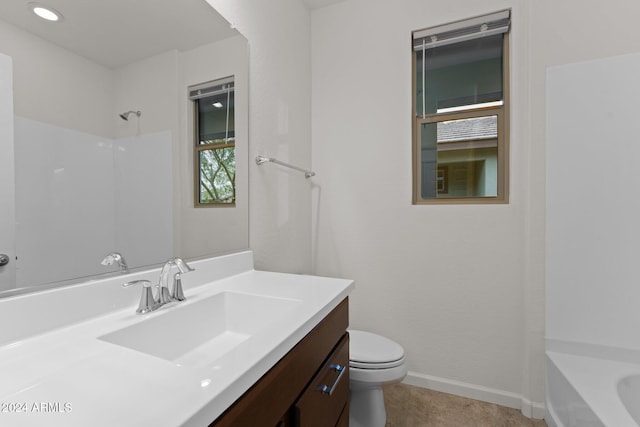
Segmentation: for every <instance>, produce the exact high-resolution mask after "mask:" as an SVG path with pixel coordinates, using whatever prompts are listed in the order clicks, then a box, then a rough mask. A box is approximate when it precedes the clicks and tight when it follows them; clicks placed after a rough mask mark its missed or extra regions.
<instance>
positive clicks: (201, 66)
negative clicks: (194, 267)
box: [0, 0, 248, 297]
mask: <svg viewBox="0 0 640 427" xmlns="http://www.w3.org/2000/svg"><path fill="white" fill-rule="evenodd" d="M87 3H88V2H86V1H84V0H58V1H57V2H56V6H55V9H56V11H57V12H58V13H60V14H61V19H60V20H59V21H58V22H47V21H44V20H42V19H40V18H38V17H37V16H35V15H34V14H33V13H32V10H30V9H29V8H28V7H27V2H26V1H19V0H4V1H3V2H2V3H0V17H1V19H0V54H3V55H6V56H8V57H10V58H11V60H10V62H9V67H10V70H11V71H12V77H13V79H12V80H13V85H12V89H13V113H14V117H13V133H14V137H13V140H12V141H5V140H4V139H0V150H2V152H9V150H3V148H5V149H6V148H7V147H3V146H2V144H9V143H11V144H13V147H12V148H13V152H14V156H13V157H14V159H13V165H9V164H8V163H7V162H11V159H8V158H6V157H5V158H4V159H2V160H0V167H2V166H7V167H9V166H14V167H15V187H13V186H11V188H9V186H0V197H2V200H3V201H4V200H8V201H9V202H10V203H13V204H14V206H15V227H14V228H13V229H11V230H8V229H3V228H2V227H0V253H6V254H9V259H10V262H9V263H8V264H7V265H5V266H2V267H0V297H1V296H9V295H15V294H16V293H24V292H32V291H37V290H42V289H47V288H50V287H53V286H60V285H66V284H70V283H75V282H78V281H84V280H87V279H89V278H95V277H98V278H100V277H103V276H104V275H105V274H121V273H122V272H124V271H131V270H135V269H137V268H141V267H148V266H151V265H155V264H159V263H162V262H164V261H166V260H167V259H168V258H170V257H172V256H180V257H182V258H185V259H193V258H200V257H205V256H211V255H216V254H221V253H228V252H233V251H238V250H242V249H246V248H248V194H247V193H248V178H247V161H246V159H247V144H248V119H247V115H248V95H247V93H248V90H247V82H248V46H247V42H246V39H244V37H242V36H241V35H240V34H239V33H238V32H237V31H236V30H234V29H232V28H231V27H230V25H229V24H228V23H227V22H226V21H225V20H224V19H223V18H222V17H221V16H220V15H219V14H218V13H217V12H216V11H215V10H214V9H213V8H212V7H211V6H209V4H207V3H206V2H205V1H204V0H181V1H180V2H156V1H153V0H136V1H134V2H130V1H127V2H125V1H123V0H110V1H109V2H90V4H87ZM5 63H6V62H5V61H0V65H2V66H3V67H5V65H4V64H5ZM0 73H1V74H0V75H7V72H6V69H2V70H0ZM228 77H231V78H232V79H233V82H234V124H235V127H234V135H233V146H234V147H233V148H234V153H233V156H234V167H235V170H234V172H233V173H234V186H235V187H234V192H235V193H234V203H233V204H232V206H229V205H230V204H228V203H227V206H226V207H224V208H220V207H215V206H214V207H207V208H197V209H196V207H195V206H196V204H197V203H196V201H194V193H195V191H194V179H193V177H194V163H195V161H194V156H195V154H194V152H195V149H194V143H193V141H194V140H195V139H196V137H195V136H194V132H197V130H196V129H195V127H194V123H197V120H196V117H194V115H195V113H194V100H193V99H190V96H189V90H188V88H189V87H193V86H195V85H199V84H203V83H206V82H211V81H215V80H218V79H222V78H228ZM207 108H208V107H207ZM195 111H197V110H195ZM226 138H227V141H226V142H227V145H228V143H229V141H230V138H229V137H228V136H227V137H226ZM3 162H4V163H3ZM195 164H197V163H195ZM5 187H6V188H5ZM3 203H4V202H3ZM5 225H6V224H5ZM13 235H15V238H12V236H13Z"/></svg>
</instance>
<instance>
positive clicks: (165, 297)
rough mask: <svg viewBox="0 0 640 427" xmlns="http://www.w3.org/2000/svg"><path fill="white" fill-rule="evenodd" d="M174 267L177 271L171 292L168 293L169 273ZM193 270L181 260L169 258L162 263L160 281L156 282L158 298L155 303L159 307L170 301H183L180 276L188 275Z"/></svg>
mask: <svg viewBox="0 0 640 427" xmlns="http://www.w3.org/2000/svg"><path fill="white" fill-rule="evenodd" d="M173 266H176V268H177V269H178V270H179V272H178V273H176V274H175V275H174V277H173V291H172V292H169V273H170V272H171V267H173ZM193 270H194V269H193V268H191V267H189V265H188V264H187V263H186V262H184V261H183V260H182V259H181V258H171V259H170V260H169V261H167V262H165V263H164V266H163V267H162V271H160V279H159V280H158V285H157V286H158V298H157V302H158V304H160V305H164V304H167V303H169V302H171V301H184V300H185V299H186V298H185V297H184V293H183V292H182V279H181V275H182V274H186V273H189V272H190V271H193Z"/></svg>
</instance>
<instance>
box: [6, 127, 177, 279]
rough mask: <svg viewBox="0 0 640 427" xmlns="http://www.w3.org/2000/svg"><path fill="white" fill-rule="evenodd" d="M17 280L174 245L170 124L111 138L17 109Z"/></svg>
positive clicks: (136, 262)
mask: <svg viewBox="0 0 640 427" xmlns="http://www.w3.org/2000/svg"><path fill="white" fill-rule="evenodd" d="M14 126H15V162H16V218H17V220H16V222H17V226H16V253H17V257H18V259H17V272H16V275H17V279H16V287H17V288H22V287H28V286H37V285H41V284H45V283H52V282H60V281H64V280H67V279H69V278H77V277H86V276H93V275H96V274H100V273H106V272H109V271H114V270H115V269H116V268H115V267H113V266H112V267H109V268H107V267H105V266H103V265H101V264H100V260H101V259H103V258H104V256H105V255H107V254H108V253H110V252H113V251H118V252H120V253H122V254H123V256H124V257H125V258H126V259H127V261H128V262H129V264H130V265H132V266H144V265H149V264H153V263H157V262H158V261H159V260H162V259H168V258H169V257H171V255H172V252H173V235H172V232H171V230H172V227H173V201H172V200H173V197H172V195H173V191H172V187H173V184H172V175H171V173H167V171H169V172H170V171H171V170H172V157H171V141H172V137H171V132H168V131H165V132H158V133H152V134H143V135H138V136H130V137H123V138H116V139H112V138H106V137H102V136H96V135H91V134H88V133H85V132H80V131H77V130H73V129H68V128H63V127H60V126H55V125H51V124H47V123H43V122H39V121H35V120H32V119H27V118H23V117H18V116H16V117H15V121H14Z"/></svg>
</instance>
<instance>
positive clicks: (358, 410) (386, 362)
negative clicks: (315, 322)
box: [349, 330, 407, 427]
mask: <svg viewBox="0 0 640 427" xmlns="http://www.w3.org/2000/svg"><path fill="white" fill-rule="evenodd" d="M406 375H407V365H406V363H405V360H404V349H403V348H402V346H401V345H400V344H398V343H396V342H395V341H392V340H390V339H389V338H386V337H383V336H380V335H377V334H373V333H371V332H365V331H358V330H349V376H350V383H349V389H350V403H349V427H384V425H385V423H386V421H387V412H386V410H385V408H384V396H383V394H382V385H383V384H389V383H395V382H399V381H402V379H403V378H404V377H405V376H406Z"/></svg>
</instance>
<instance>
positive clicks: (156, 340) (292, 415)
mask: <svg viewBox="0 0 640 427" xmlns="http://www.w3.org/2000/svg"><path fill="white" fill-rule="evenodd" d="M189 264H190V265H191V266H192V267H194V268H195V271H194V272H193V273H189V275H185V276H184V277H183V279H182V282H183V287H184V292H185V295H186V297H187V300H186V301H184V302H181V303H175V304H173V303H172V304H169V305H168V306H166V307H163V308H162V309H160V310H157V311H154V312H152V313H150V314H145V315H138V314H135V310H136V307H137V303H138V299H139V297H140V289H136V288H126V289H125V288H122V284H123V283H125V282H130V281H132V280H151V281H153V282H154V283H155V282H157V279H158V274H159V272H160V271H159V269H154V270H149V271H145V272H140V273H135V274H127V275H122V276H118V277H115V278H110V279H105V280H99V281H92V282H88V283H83V284H80V285H74V286H71V287H66V288H57V289H54V290H51V291H49V292H42V293H38V294H30V295H24V296H17V297H11V298H5V299H2V300H0V324H2V325H14V326H13V327H6V328H3V329H0V360H2V364H1V366H0V377H1V378H2V381H1V382H0V403H1V404H2V405H3V406H2V407H1V408H0V425H12V426H33V425H51V426H57V425H60V426H65V427H66V426H70V427H73V426H83V427H84V426H87V425H91V426H105V427H106V426H109V427H111V426H114V425H118V426H123V427H124V426H131V427H134V426H135V427H138V426H142V425H154V426H168V427H169V426H170V427H175V426H188V427H190V426H193V427H196V426H197V427H200V426H215V427H224V426H266V427H276V426H282V427H284V426H303V427H305V426H309V427H314V426H323V427H324V426H334V425H335V426H347V425H348V395H349V370H348V366H349V345H348V343H349V341H348V340H349V337H348V335H347V333H346V328H347V325H348V295H349V293H350V292H351V290H352V289H353V286H354V284H353V282H352V281H350V280H345V279H333V278H324V277H317V276H306V275H295V274H282V273H272V272H264V271H256V270H254V269H253V256H252V253H251V252H241V253H237V254H232V255H227V256H224V257H217V258H212V259H209V260H202V261H197V262H190V263H189ZM2 409H4V410H2Z"/></svg>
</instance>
